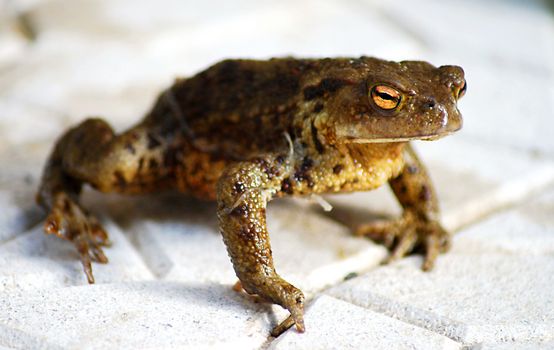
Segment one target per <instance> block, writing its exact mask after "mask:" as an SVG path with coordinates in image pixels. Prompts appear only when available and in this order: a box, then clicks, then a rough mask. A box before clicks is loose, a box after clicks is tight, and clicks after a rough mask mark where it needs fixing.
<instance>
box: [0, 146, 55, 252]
mask: <svg viewBox="0 0 554 350" xmlns="http://www.w3.org/2000/svg"><path fill="white" fill-rule="evenodd" d="M43 147H44V145H37V144H26V145H24V146H21V147H17V148H14V149H2V141H0V164H1V167H2V169H1V171H0V208H1V210H0V244H2V242H4V241H6V240H9V239H11V238H13V237H15V236H16V235H18V234H20V233H23V232H25V231H26V230H28V229H30V228H31V227H33V226H34V225H35V224H36V223H37V222H38V221H39V220H40V219H41V218H42V217H43V216H44V213H43V211H42V209H41V208H39V206H38V205H37V204H36V203H35V195H36V191H37V188H38V181H39V178H40V169H41V168H42V165H43V162H46V160H45V159H43V158H45V156H44V154H45V151H43V150H42V148H43Z"/></svg>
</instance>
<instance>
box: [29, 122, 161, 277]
mask: <svg viewBox="0 0 554 350" xmlns="http://www.w3.org/2000/svg"><path fill="white" fill-rule="evenodd" d="M155 131H156V130H152V128H151V127H148V128H147V127H146V126H145V125H138V126H137V127H135V128H133V129H131V130H129V131H127V132H125V133H123V134H121V135H119V136H117V135H115V134H114V132H113V130H112V128H111V127H110V126H109V125H108V124H107V123H106V122H104V121H103V120H101V119H88V120H85V121H84V122H83V123H81V124H80V125H78V126H77V127H75V128H72V129H70V130H68V131H67V132H66V133H65V134H64V135H63V136H62V137H61V138H60V139H59V140H58V141H57V143H56V145H55V148H54V150H53V152H52V154H51V155H50V157H49V159H48V162H47V164H46V166H45V169H44V172H43V176H42V181H41V185H40V188H39V192H38V194H37V201H38V203H39V204H41V205H42V206H43V207H44V208H45V209H46V211H47V212H49V215H48V217H47V219H46V222H45V224H44V230H45V232H46V233H49V234H55V235H56V236H58V237H60V238H63V239H67V240H69V241H71V242H72V243H73V244H74V245H75V247H76V248H77V251H78V253H79V255H80V259H81V262H82V264H83V268H84V271H85V274H86V276H87V279H88V282H89V283H94V277H93V275H92V268H91V260H93V261H96V262H100V263H106V262H107V261H108V259H107V258H106V256H105V255H104V253H103V251H102V246H105V245H107V244H108V235H107V233H106V231H105V230H104V229H103V228H102V226H101V225H100V224H99V222H98V220H96V219H95V218H94V217H93V216H92V215H91V214H89V213H88V212H87V211H86V210H85V209H84V208H83V207H82V206H81V205H80V203H79V194H80V192H81V188H82V185H83V184H85V183H89V184H90V185H92V186H93V187H95V188H97V189H99V190H101V191H103V192H123V193H141V192H148V191H149V190H152V189H154V188H159V187H163V186H167V185H170V184H171V181H170V177H171V176H170V172H169V170H167V169H164V167H163V165H162V164H163V163H164V162H163V159H164V155H165V152H164V150H165V149H166V148H167V147H166V145H165V144H164V143H163V141H160V140H161V138H160V137H159V136H158V135H157V134H156V133H155ZM158 138H159V139H160V140H158ZM153 165H155V167H154V166H153ZM149 168H152V169H149Z"/></svg>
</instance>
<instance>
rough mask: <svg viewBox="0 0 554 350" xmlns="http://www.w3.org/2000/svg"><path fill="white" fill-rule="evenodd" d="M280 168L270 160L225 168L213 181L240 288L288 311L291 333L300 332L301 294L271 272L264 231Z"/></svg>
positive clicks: (280, 176)
mask: <svg viewBox="0 0 554 350" xmlns="http://www.w3.org/2000/svg"><path fill="white" fill-rule="evenodd" d="M280 159H282V157H281V158H280ZM286 167H287V166H286V165H285V164H283V162H279V161H278V160H276V159H275V158H273V157H268V158H263V159H257V160H253V161H248V162H241V163H237V164H234V165H231V166H230V167H229V168H228V169H226V171H225V172H224V174H223V175H222V176H221V178H220V180H219V183H218V188H217V202H218V209H217V210H218V218H219V226H220V230H221V233H222V235H223V240H224V242H225V245H226V246H227V251H228V253H229V256H230V257H231V261H232V262H233V267H234V269H235V273H236V274H237V277H238V278H239V280H240V281H241V284H242V287H243V288H244V290H246V291H247V292H248V293H250V294H257V295H259V296H260V297H262V298H263V299H265V300H267V301H270V302H272V303H275V304H279V305H281V306H282V307H284V308H285V309H287V310H289V312H290V313H291V316H292V318H293V320H294V322H295V324H296V329H297V330H298V331H300V332H303V331H304V319H303V313H304V311H303V310H304V294H303V293H302V291H300V290H299V289H298V288H296V287H294V286H293V285H291V284H290V283H288V282H287V281H285V280H284V279H282V278H281V277H280V276H279V275H278V274H277V272H276V271H275V268H274V266H273V257H272V255H271V247H270V244H269V235H268V232H267V227H266V215H265V210H266V204H267V202H268V200H269V199H271V198H272V197H273V196H274V195H275V194H276V193H277V192H278V191H279V189H280V184H281V181H282V179H283V177H284V176H285V174H286Z"/></svg>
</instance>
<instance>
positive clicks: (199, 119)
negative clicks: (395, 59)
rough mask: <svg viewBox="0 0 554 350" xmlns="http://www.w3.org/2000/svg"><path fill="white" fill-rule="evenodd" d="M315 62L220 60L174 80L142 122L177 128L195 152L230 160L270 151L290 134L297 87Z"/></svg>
mask: <svg viewBox="0 0 554 350" xmlns="http://www.w3.org/2000/svg"><path fill="white" fill-rule="evenodd" d="M319 68H320V67H318V66H317V64H315V61H310V60H294V59H278V60H270V61H253V60H226V61H223V62H221V63H218V64H216V65H214V66H212V67H211V68H209V69H207V70H205V71H203V72H202V73H200V74H198V75H196V76H194V77H191V78H188V79H182V80H178V81H177V82H176V83H175V84H174V85H173V86H172V87H171V88H170V89H169V90H167V91H165V92H164V93H163V94H162V95H161V97H160V99H159V101H158V103H157V104H156V106H155V107H154V109H153V110H152V112H151V113H150V115H149V116H148V117H147V119H146V121H148V122H153V123H155V124H158V125H163V126H164V127H165V128H167V129H169V130H180V131H182V133H181V135H180V136H182V137H184V138H185V139H187V140H188V141H190V142H192V143H193V145H194V146H196V147H197V148H199V149H200V150H201V151H207V152H209V153H214V152H215V153H223V154H225V156H227V157H231V158H237V159H241V158H248V157H250V156H251V155H253V154H259V153H265V152H272V151H275V148H276V147H277V148H278V147H282V146H283V145H286V139H285V137H284V136H283V135H284V133H285V132H288V133H290V134H291V135H292V134H293V133H294V130H292V122H293V119H294V117H295V116H296V115H297V114H298V113H299V107H300V105H299V102H301V100H302V85H303V82H304V81H305V79H306V76H307V75H309V73H314V72H315V71H316V70H319Z"/></svg>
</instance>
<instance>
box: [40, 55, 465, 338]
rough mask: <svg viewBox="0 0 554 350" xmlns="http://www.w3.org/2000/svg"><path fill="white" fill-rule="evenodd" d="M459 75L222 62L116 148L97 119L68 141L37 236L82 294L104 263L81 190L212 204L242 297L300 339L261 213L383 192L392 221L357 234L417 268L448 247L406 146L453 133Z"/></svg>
mask: <svg viewBox="0 0 554 350" xmlns="http://www.w3.org/2000/svg"><path fill="white" fill-rule="evenodd" d="M465 89H466V83H465V80H464V73H463V70H462V69H461V68H459V67H456V66H442V67H438V68H436V67H434V66H432V65H430V64H429V63H426V62H418V61H404V62H389V61H383V60H380V59H376V58H370V57H361V58H356V59H349V58H337V59H321V60H315V59H293V58H284V59H272V60H267V61H254V60H226V61H223V62H220V63H218V64H216V65H214V66H212V67H210V68H208V69H206V70H205V71H203V72H201V73H199V74H197V75H196V76H194V77H191V78H188V79H179V80H177V81H176V82H175V84H174V85H173V86H172V87H170V88H169V89H167V90H165V91H164V92H162V93H161V95H160V96H159V98H158V100H157V102H156V103H155V105H154V107H153V109H152V110H151V111H150V112H149V113H148V114H147V116H146V117H145V118H144V120H142V121H141V122H140V123H139V124H138V125H136V126H134V127H133V128H131V129H130V130H128V131H126V132H124V133H122V134H119V135H115V134H114V132H113V130H112V128H111V127H110V126H109V125H108V124H107V123H106V122H105V121H103V120H101V119H88V120H85V121H84V122H82V123H81V124H80V125H78V126H76V127H75V128H73V129H70V130H69V131H67V132H66V133H65V134H64V135H63V136H62V137H61V138H60V139H59V140H58V142H57V144H56V146H55V148H54V151H53V152H52V154H51V156H50V158H49V160H48V163H47V164H46V167H45V170H44V174H43V178H42V184H41V186H40V190H39V193H38V196H37V197H38V201H39V203H40V204H41V205H42V206H43V207H44V208H45V209H46V210H47V211H48V212H49V213H50V214H49V216H48V218H47V219H46V223H45V231H46V232H47V233H51V234H56V235H57V236H59V237H61V238H64V239H67V240H70V241H72V242H73V243H74V244H75V246H76V248H77V250H78V252H79V254H80V256H81V261H82V264H83V267H84V270H85V273H86V275H87V278H88V281H89V282H90V283H93V282H94V278H93V275H92V269H91V260H93V261H97V262H100V263H106V262H107V258H106V256H105V255H104V253H103V251H102V248H101V247H102V246H103V245H105V244H106V242H107V233H106V232H105V231H104V230H103V228H102V227H101V226H100V224H99V223H98V221H97V220H96V219H95V218H94V217H93V216H91V215H90V214H89V213H88V212H87V211H86V210H85V209H83V208H82V207H81V206H80V204H79V193H80V191H81V188H82V185H83V184H86V183H88V184H90V185H91V186H93V187H94V188H96V189H98V190H100V191H102V192H121V193H129V194H131V193H145V192H153V191H161V190H168V189H170V190H177V191H180V192H184V193H189V194H191V195H193V196H196V197H199V198H204V199H212V200H217V204H218V209H217V214H218V218H219V225H220V230H221V233H222V235H223V240H224V242H225V244H226V246H227V250H228V253H229V255H230V257H231V260H232V262H233V266H234V269H235V272H236V274H237V276H238V278H239V280H240V282H241V284H242V287H243V288H244V289H245V290H246V291H247V292H248V293H251V294H257V295H259V296H260V297H262V298H263V299H265V300H267V301H270V302H272V303H276V304H279V305H281V306H282V307H284V308H286V309H288V310H289V311H290V313H291V318H290V319H291V320H292V321H293V322H294V323H295V324H296V327H297V329H298V330H299V331H303V330H304V324H303V305H304V295H303V294H302V292H301V291H300V290H299V289H297V288H296V287H294V286H292V285H291V284H289V283H288V282H286V281H285V280H284V279H282V278H281V277H280V276H279V275H278V274H277V272H276V271H275V268H274V266H273V260H272V255H271V248H270V244H269V236H268V232H267V228H266V216H265V209H266V204H267V202H268V201H269V200H271V199H273V198H276V197H282V196H287V195H308V194H317V193H335V192H351V191H367V190H371V189H374V188H376V187H378V186H380V185H382V184H384V183H385V182H387V181H388V183H389V184H390V186H391V188H392V190H393V192H394V194H395V195H396V197H397V198H398V200H399V202H400V204H401V205H402V207H403V209H404V213H403V215H402V216H401V217H400V218H398V219H396V220H391V221H390V222H388V223H386V224H383V223H380V224H368V225H364V226H362V227H360V228H359V229H358V230H357V232H356V233H357V234H360V235H366V236H369V237H371V238H374V239H382V240H385V241H386V242H388V243H389V244H392V243H393V242H394V243H395V247H394V250H393V252H392V255H391V258H392V259H397V258H400V257H402V256H403V255H405V254H407V253H409V252H410V251H411V250H412V249H413V248H414V247H415V246H418V245H420V246H422V247H423V248H424V249H425V250H426V258H425V262H424V264H423V268H424V269H426V270H427V269H430V268H432V266H433V263H434V261H435V259H436V257H437V255H438V253H439V252H441V251H443V250H445V249H446V248H447V247H448V244H449V240H450V236H449V234H448V233H447V232H446V231H445V230H444V229H443V228H442V227H441V225H440V223H439V222H438V206H437V201H436V196H435V193H434V191H433V187H432V185H431V183H430V180H429V178H428V176H427V174H426V172H425V169H424V167H423V166H422V164H421V163H420V162H419V160H418V158H417V156H416V155H415V153H414V152H413V150H412V148H411V147H410V145H409V141H411V140H419V139H423V140H427V139H437V138H439V137H442V136H445V135H448V134H450V133H452V132H454V131H456V130H458V129H460V127H461V125H462V119H461V115H460V113H459V111H458V109H457V106H456V103H457V100H458V99H459V98H460V97H461V96H462V95H463V94H464V92H465Z"/></svg>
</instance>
